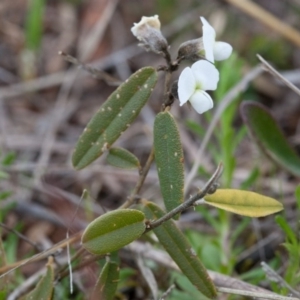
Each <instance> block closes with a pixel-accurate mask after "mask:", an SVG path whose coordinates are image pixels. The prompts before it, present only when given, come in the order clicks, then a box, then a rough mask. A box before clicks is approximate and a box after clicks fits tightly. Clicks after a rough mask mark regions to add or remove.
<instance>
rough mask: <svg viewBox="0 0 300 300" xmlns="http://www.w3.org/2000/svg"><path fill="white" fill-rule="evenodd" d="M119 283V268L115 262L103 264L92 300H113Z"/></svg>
mask: <svg viewBox="0 0 300 300" xmlns="http://www.w3.org/2000/svg"><path fill="white" fill-rule="evenodd" d="M118 282H119V266H118V265H117V264H116V263H115V262H111V261H108V262H106V263H105V265H104V267H103V268H102V271H101V273H100V276H99V279H98V281H97V283H96V286H95V288H94V290H93V295H92V300H98V299H103V300H112V299H114V296H115V293H116V290H117V287H118Z"/></svg>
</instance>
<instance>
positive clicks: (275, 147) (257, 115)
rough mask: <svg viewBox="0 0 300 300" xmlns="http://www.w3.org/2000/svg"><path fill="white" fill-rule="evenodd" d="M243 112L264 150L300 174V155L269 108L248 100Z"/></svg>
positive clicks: (283, 165) (289, 169) (290, 170)
mask: <svg viewBox="0 0 300 300" xmlns="http://www.w3.org/2000/svg"><path fill="white" fill-rule="evenodd" d="M241 114H242V118H243V120H244V122H245V123H246V125H247V127H248V129H249V130H250V132H251V135H252V136H253V138H254V139H255V141H256V142H257V144H258V145H259V146H260V148H261V149H262V150H263V152H264V153H265V154H266V155H267V156H268V157H269V158H271V159H272V160H273V161H274V162H276V163H277V164H278V165H280V166H281V167H283V168H285V169H286V170H287V171H289V172H290V173H292V174H294V175H296V176H298V177H299V176H300V157H299V156H298V155H297V153H296V152H295V150H294V149H293V148H292V147H291V146H290V145H289V143H288V141H287V139H286V138H285V136H284V134H283V132H282V130H281V129H280V128H279V126H278V124H277V122H276V121H275V120H274V118H273V116H272V115H271V113H270V112H269V110H268V109H267V108H266V107H265V106H263V105H262V104H258V103H255V102H252V101H247V102H245V103H243V104H242V106H241Z"/></svg>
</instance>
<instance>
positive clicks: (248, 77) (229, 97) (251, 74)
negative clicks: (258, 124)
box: [185, 65, 263, 194]
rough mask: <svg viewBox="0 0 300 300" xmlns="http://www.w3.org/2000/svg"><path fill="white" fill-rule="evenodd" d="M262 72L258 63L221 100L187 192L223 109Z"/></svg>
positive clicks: (194, 167)
mask: <svg viewBox="0 0 300 300" xmlns="http://www.w3.org/2000/svg"><path fill="white" fill-rule="evenodd" d="M262 72H263V68H262V66H261V65H258V66H257V67H255V68H253V69H252V70H250V72H248V73H247V74H246V75H245V76H244V77H243V78H242V80H241V81H240V82H239V83H238V84H237V85H236V86H234V87H233V88H232V89H231V90H230V91H229V92H228V93H227V94H226V95H225V97H224V98H223V99H222V101H221V102H220V104H219V106H218V107H217V110H216V112H215V114H214V116H213V118H212V120H211V122H210V124H209V127H208V129H207V131H206V134H205V136H204V139H203V141H202V143H201V146H200V148H199V150H198V152H197V154H196V160H195V163H194V165H193V167H192V169H191V171H190V172H189V174H188V176H187V179H186V183H185V194H187V192H188V190H189V187H190V186H191V183H192V181H193V180H194V178H195V176H196V175H197V171H198V168H199V166H200V164H201V160H202V156H203V152H204V150H205V148H206V146H207V144H208V142H209V139H210V137H211V135H212V133H213V131H214V129H215V126H216V125H217V122H218V121H219V119H220V117H221V115H222V113H223V111H224V110H225V109H226V108H227V107H228V106H229V105H230V104H231V103H232V102H233V101H234V100H235V98H236V97H237V96H238V94H239V93H241V92H242V91H244V90H245V89H246V88H247V87H248V84H249V82H251V81H252V80H253V79H254V78H256V77H257V76H258V75H260V74H261V73H262Z"/></svg>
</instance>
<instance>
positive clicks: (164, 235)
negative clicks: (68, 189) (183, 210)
mask: <svg viewBox="0 0 300 300" xmlns="http://www.w3.org/2000/svg"><path fill="white" fill-rule="evenodd" d="M142 204H143V206H142V210H143V212H144V213H145V215H146V217H147V218H148V219H150V220H156V219H159V218H161V217H162V216H163V215H164V214H165V213H164V212H163V211H162V210H161V209H160V208H159V207H158V206H157V205H155V204H154V203H152V202H148V201H145V200H143V201H142ZM153 231H154V233H155V234H156V236H157V238H158V240H159V242H160V243H161V244H162V245H163V247H164V248H165V249H166V251H167V252H168V253H169V255H170V256H171V257H172V259H173V260H174V261H175V262H176V264H177V265H178V267H179V268H180V270H181V271H182V273H183V274H184V275H185V276H186V277H187V278H188V279H189V280H190V281H191V282H192V283H193V284H194V285H195V286H196V288H197V289H198V290H199V291H200V292H201V293H202V294H204V295H205V296H206V297H208V298H209V299H211V298H212V297H215V296H216V290H215V287H214V285H213V283H212V281H211V279H210V278H209V276H208V274H207V271H206V269H205V268H204V266H203V265H202V263H201V262H200V260H199V258H198V257H197V255H196V254H195V252H194V250H193V249H192V248H191V245H190V244H189V242H188V241H187V239H186V238H185V236H184V235H183V233H182V232H181V231H180V230H179V229H178V228H177V226H176V225H175V223H174V221H172V220H168V221H166V222H164V223H163V224H162V225H161V226H159V227H157V228H155V229H153ZM203 298H204V297H203Z"/></svg>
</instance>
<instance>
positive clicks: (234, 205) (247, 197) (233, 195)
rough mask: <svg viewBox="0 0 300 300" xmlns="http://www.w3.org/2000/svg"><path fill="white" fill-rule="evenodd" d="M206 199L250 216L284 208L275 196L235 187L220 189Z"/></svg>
mask: <svg viewBox="0 0 300 300" xmlns="http://www.w3.org/2000/svg"><path fill="white" fill-rule="evenodd" d="M204 200H205V202H206V203H207V204H209V205H212V206H215V207H217V208H221V209H224V210H227V211H230V212H233V213H236V214H239V215H243V216H248V217H264V216H267V215H270V214H274V213H276V212H279V211H281V210H283V206H282V204H281V203H280V202H278V201H277V200H275V199H273V198H270V197H266V196H263V195H260V194H257V193H254V192H249V191H241V190H234V189H218V190H217V191H216V192H215V193H214V194H211V195H206V196H205V197H204Z"/></svg>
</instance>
